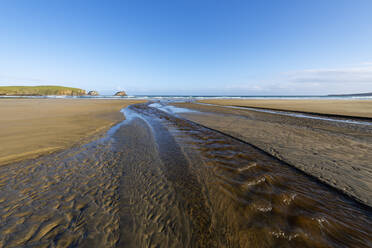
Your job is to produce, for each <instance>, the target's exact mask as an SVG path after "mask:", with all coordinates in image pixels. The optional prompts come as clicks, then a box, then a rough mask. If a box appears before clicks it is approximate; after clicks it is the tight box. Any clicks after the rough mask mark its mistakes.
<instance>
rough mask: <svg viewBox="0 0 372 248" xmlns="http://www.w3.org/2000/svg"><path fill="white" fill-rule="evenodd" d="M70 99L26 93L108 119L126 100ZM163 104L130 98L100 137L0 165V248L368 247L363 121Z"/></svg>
mask: <svg viewBox="0 0 372 248" xmlns="http://www.w3.org/2000/svg"><path fill="white" fill-rule="evenodd" d="M17 101H19V100H17ZM24 101H25V100H21V101H19V104H21V106H22V108H24V107H25V102H24ZM55 101H56V102H55ZM65 101H66V102H65ZM69 101H70V100H64V101H62V102H57V100H52V101H49V100H48V101H46V103H45V102H42V100H37V101H35V103H37V104H39V105H41V104H42V103H44V104H47V103H49V102H50V105H54V107H55V109H53V110H55V112H56V113H59V115H62V117H61V119H58V116H59V115H57V114H55V115H54V119H57V120H61V121H62V120H63V117H64V118H65V119H66V118H67V114H68V116H70V117H68V118H67V119H70V120H71V119H75V118H71V117H72V116H74V117H76V116H79V115H80V114H82V111H81V110H76V109H75V108H76V106H81V109H85V111H84V112H85V113H87V114H88V115H89V116H90V117H89V118H87V119H86V121H87V122H88V121H92V119H95V118H97V122H96V123H101V124H102V123H107V125H112V123H114V122H117V121H118V120H123V117H121V116H119V115H118V112H117V111H118V110H119V109H120V108H122V107H123V106H125V105H126V104H129V103H133V102H129V101H116V100H111V101H107V102H106V101H103V102H98V100H97V102H96V101H95V100H94V101H91V102H80V101H78V102H73V101H70V102H69ZM15 103H16V102H14V104H13V105H16V104H15ZM26 103H27V102H26ZM106 104H107V105H106ZM167 104H169V103H167V102H164V103H155V104H152V103H141V104H134V105H130V106H128V107H127V108H125V109H124V111H123V113H124V115H125V120H123V121H121V122H120V123H119V124H118V125H115V127H113V128H111V129H110V130H109V131H108V132H106V133H105V135H102V132H99V133H101V136H100V137H103V138H102V139H85V138H83V140H85V141H84V142H81V143H80V145H79V144H78V145H74V146H67V148H65V149H61V150H58V151H56V152H54V153H47V154H43V156H38V157H37V158H33V159H26V160H22V161H18V162H13V163H8V164H6V165H3V166H0V192H1V193H0V220H1V221H0V247H33V246H41V247H43V246H46V247H48V246H51V247H72V246H74V247H133V248H134V247H136V248H137V247H177V248H179V247H208V248H209V247H370V246H371V244H372V236H371V235H370V231H369V229H370V226H371V225H372V217H371V210H370V208H368V207H366V205H365V204H361V203H360V202H364V203H366V204H368V203H369V202H368V200H367V201H364V199H366V198H364V197H365V196H366V197H367V198H368V197H369V195H368V194H369V192H370V191H369V188H368V187H366V186H368V184H367V183H368V180H370V179H369V178H370V176H369V174H368V173H370V167H369V164H368V163H367V162H366V161H370V157H368V156H370V155H369V153H368V151H369V150H370V146H371V141H370V139H371V135H370V134H371V133H372V131H371V130H370V129H368V128H367V129H365V128H360V127H358V126H353V125H350V124H346V125H344V124H342V123H341V124H337V125H333V124H332V123H331V124H329V123H328V122H326V123H322V122H320V121H319V120H310V121H309V120H307V119H306V120H305V119H299V120H298V119H296V118H294V117H288V116H284V117H283V116H280V115H273V114H268V113H259V112H254V111H247V110H240V109H228V108H222V107H215V106H210V105H208V106H207V105H200V104H195V103H176V104H175V105H177V106H182V107H187V108H188V109H184V108H182V109H176V110H175V111H176V112H172V111H171V110H172V107H171V106H169V105H167ZM58 106H60V107H61V109H60V110H58ZM68 106H70V107H68ZM84 106H85V107H84ZM45 108H46V109H49V111H51V109H50V108H47V107H46V106H44V109H45ZM67 110H68V111H67ZM165 110H166V111H165ZM30 111H31V110H30ZM169 111H170V112H169ZM27 112H28V111H22V113H23V115H22V114H19V113H18V117H19V118H20V117H22V118H25V116H27V115H28V114H27ZM97 112H99V113H100V114H97ZM39 116H43V117H47V114H46V112H45V113H44V114H43V115H39ZM100 118H103V119H104V120H105V121H106V122H103V121H102V120H101V122H100V121H99V119H100ZM14 119H15V117H13V120H14ZM52 119H53V118H52ZM108 120H110V121H108ZM34 121H35V122H36V120H34ZM41 122H42V121H41V120H38V123H41ZM47 123H49V125H51V126H50V127H52V126H53V125H57V123H56V122H53V121H52V120H49V122H47ZM58 123H59V122H58ZM80 123H85V122H82V121H80V122H79V123H78V124H76V125H78V126H80V125H81V124H80ZM200 124H202V125H203V126H202V125H200ZM40 125H41V124H40ZM72 126H74V125H72ZM37 127H40V126H33V128H34V129H33V130H34V131H33V132H42V130H43V129H40V130H38V129H37ZM68 127H69V126H68V125H66V128H68ZM85 127H89V125H87V124H85ZM95 127H96V128H95V129H93V128H92V130H93V131H94V130H97V127H98V124H96V125H95ZM102 127H103V126H102ZM68 130H70V131H72V130H74V129H73V128H70V129H68ZM65 131H67V129H65ZM370 131H371V132H370ZM368 135H369V136H368ZM55 137H56V136H55ZM75 137H83V136H75ZM94 137H97V136H94ZM36 140H37V139H35V140H34V142H36ZM20 141H21V139H18V142H19V143H21V142H20ZM30 142H31V141H30ZM353 142H354V143H353ZM2 144H3V143H2ZM251 144H252V145H251ZM345 149H349V150H345ZM264 151H267V152H264ZM351 154H352V155H351ZM277 158H279V160H278V159H277ZM333 160H335V162H334V164H329V161H333ZM312 163H314V164H312ZM354 167H355V168H354ZM296 168H298V169H296ZM304 168H310V170H308V171H307V174H311V175H312V176H308V175H307V174H305V173H303V172H302V171H305V172H306V170H305V169H304ZM362 168H363V169H362ZM299 169H300V170H299ZM321 176H324V178H325V180H323V182H325V183H322V182H321V181H319V180H318V179H322V178H321ZM328 176H330V178H331V179H335V180H336V181H335V184H334V185H333V186H334V187H335V188H336V187H338V186H340V185H341V186H342V183H344V184H345V185H346V186H347V187H348V188H347V189H350V191H345V193H346V194H349V193H350V192H351V193H352V192H354V193H355V195H352V194H351V193H350V194H349V195H351V196H352V197H348V196H347V195H345V194H344V193H341V192H340V190H342V188H339V189H340V190H335V188H333V187H330V186H329V185H332V181H331V180H330V181H329V182H328V181H327V178H328ZM316 178H318V179H316ZM339 178H342V180H339ZM363 189H365V190H364V191H363ZM357 197H359V198H357ZM355 199H357V201H356V200H355Z"/></svg>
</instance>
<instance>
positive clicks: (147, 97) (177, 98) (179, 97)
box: [0, 95, 372, 101]
mask: <svg viewBox="0 0 372 248" xmlns="http://www.w3.org/2000/svg"><path fill="white" fill-rule="evenodd" d="M0 98H36V99H42V98H65V99H70V98H71V99H142V100H154V101H155V100H173V101H193V100H205V99H299V100H301V99H304V100H305V99H314V100H316V99H319V100H321V99H324V100H326V99H329V100H332V99H345V100H354V99H358V100H363V99H364V100H368V99H369V100H372V96H315V95H313V96H300V95H299V96H293V95H292V96H285V95H283V96H253V95H242V96H229V95H225V96H224V95H215V96H213V95H211V96H204V95H130V96H112V95H100V96H0Z"/></svg>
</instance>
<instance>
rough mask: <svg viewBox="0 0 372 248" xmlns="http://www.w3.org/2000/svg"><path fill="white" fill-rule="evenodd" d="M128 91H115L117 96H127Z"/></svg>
mask: <svg viewBox="0 0 372 248" xmlns="http://www.w3.org/2000/svg"><path fill="white" fill-rule="evenodd" d="M126 95H127V93H125V91H118V92H116V93H115V96H126Z"/></svg>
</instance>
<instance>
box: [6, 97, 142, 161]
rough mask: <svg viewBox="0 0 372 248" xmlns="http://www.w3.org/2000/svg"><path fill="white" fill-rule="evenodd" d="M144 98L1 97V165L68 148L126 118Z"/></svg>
mask: <svg viewBox="0 0 372 248" xmlns="http://www.w3.org/2000/svg"><path fill="white" fill-rule="evenodd" d="M138 102H140V101H131V100H101V99H99V100H98V99H97V100H93V99H0V116H1V118H0V165H2V164H6V163H10V162H13V161H17V160H21V159H25V158H31V157H35V156H39V155H40V154H45V153H50V152H54V151H56V150H60V149H65V148H66V147H69V146H71V145H73V144H76V143H78V142H79V141H82V140H83V139H85V138H87V137H90V136H92V135H97V134H100V133H102V132H104V131H105V130H107V129H108V128H110V127H111V126H112V125H113V124H115V123H117V122H118V121H121V120H123V115H122V114H121V113H120V109H122V108H124V107H126V106H128V105H129V104H133V103H138Z"/></svg>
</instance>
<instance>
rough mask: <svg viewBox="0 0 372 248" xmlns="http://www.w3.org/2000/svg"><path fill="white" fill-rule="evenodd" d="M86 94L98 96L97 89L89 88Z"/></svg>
mask: <svg viewBox="0 0 372 248" xmlns="http://www.w3.org/2000/svg"><path fill="white" fill-rule="evenodd" d="M88 96H99V93H98V91H95V90H91V91H89V92H88Z"/></svg>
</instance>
